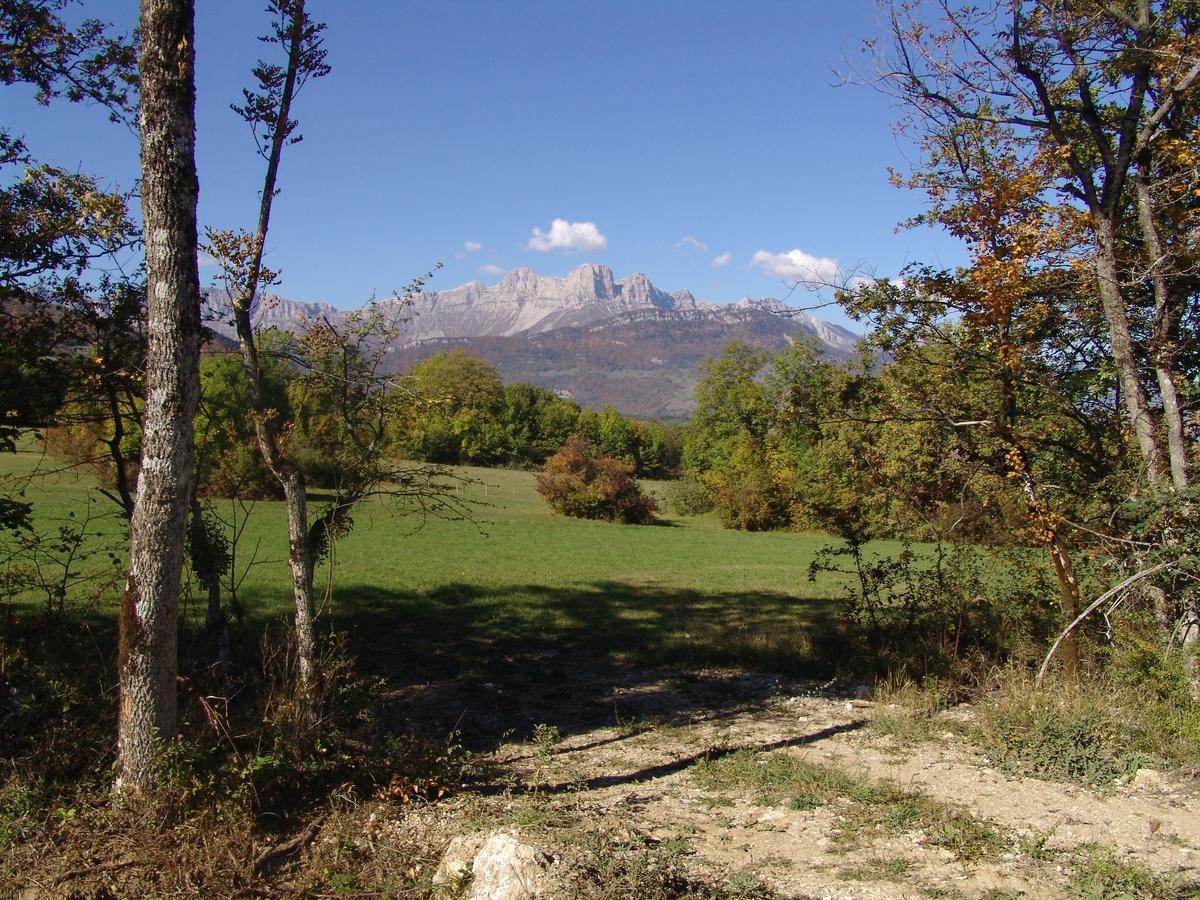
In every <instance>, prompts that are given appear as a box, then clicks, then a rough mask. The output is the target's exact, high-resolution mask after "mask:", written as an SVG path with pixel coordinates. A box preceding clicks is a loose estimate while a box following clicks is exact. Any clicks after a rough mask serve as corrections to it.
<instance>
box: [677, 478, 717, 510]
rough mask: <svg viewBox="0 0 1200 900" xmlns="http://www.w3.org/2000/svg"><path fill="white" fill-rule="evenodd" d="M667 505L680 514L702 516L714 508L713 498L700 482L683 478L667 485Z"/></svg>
mask: <svg viewBox="0 0 1200 900" xmlns="http://www.w3.org/2000/svg"><path fill="white" fill-rule="evenodd" d="M667 505H668V506H670V507H671V512H673V513H675V514H676V515H678V516H702V515H704V514H705V513H706V512H710V511H711V510H712V508H713V499H712V497H711V496H709V493H708V491H706V490H705V489H704V486H703V485H702V484H700V483H699V482H696V481H692V480H691V479H690V478H681V479H679V480H678V481H673V482H671V484H670V485H669V486H668V487H667Z"/></svg>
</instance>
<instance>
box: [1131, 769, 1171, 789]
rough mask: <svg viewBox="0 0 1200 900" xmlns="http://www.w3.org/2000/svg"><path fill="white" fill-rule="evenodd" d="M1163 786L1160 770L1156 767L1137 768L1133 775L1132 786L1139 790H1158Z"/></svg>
mask: <svg viewBox="0 0 1200 900" xmlns="http://www.w3.org/2000/svg"><path fill="white" fill-rule="evenodd" d="M1164 786H1165V781H1164V779H1163V776H1162V772H1159V771H1157V770H1156V769H1138V770H1137V774H1136V775H1135V776H1133V788H1134V790H1139V791H1158V790H1162V788H1163V787H1164Z"/></svg>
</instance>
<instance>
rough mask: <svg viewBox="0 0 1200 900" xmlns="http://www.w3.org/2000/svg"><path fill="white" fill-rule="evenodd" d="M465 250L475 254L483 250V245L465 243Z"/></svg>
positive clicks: (471, 242)
mask: <svg viewBox="0 0 1200 900" xmlns="http://www.w3.org/2000/svg"><path fill="white" fill-rule="evenodd" d="M463 249H464V250H466V251H467V252H468V253H474V252H475V251H476V250H481V249H483V244H481V243H479V242H478V241H463Z"/></svg>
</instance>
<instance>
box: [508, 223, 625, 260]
mask: <svg viewBox="0 0 1200 900" xmlns="http://www.w3.org/2000/svg"><path fill="white" fill-rule="evenodd" d="M525 246H526V247H528V248H529V249H530V250H537V251H538V252H539V253H547V252H549V251H551V250H558V249H563V250H606V249H608V238H606V237H605V236H604V235H602V234H601V233H600V229H599V228H597V227H596V223H595V222H568V221H567V220H566V219H555V220H554V221H553V222H551V223H550V230H549V231H542V229H540V228H535V229H533V234H532V235H530V238H529V243H528V244H526V245H525Z"/></svg>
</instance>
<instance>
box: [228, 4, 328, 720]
mask: <svg viewBox="0 0 1200 900" xmlns="http://www.w3.org/2000/svg"><path fill="white" fill-rule="evenodd" d="M267 12H268V13H270V14H271V15H272V16H273V17H274V20H275V21H274V25H273V27H272V30H271V32H270V33H269V34H267V35H266V36H265V37H264V38H263V40H264V42H266V43H268V44H276V45H279V46H281V47H282V48H283V50H284V53H285V54H286V64H285V66H279V65H276V64H274V63H268V62H265V61H260V62H259V64H258V65H257V66H256V67H255V69H254V77H255V79H256V81H257V82H258V86H257V90H250V89H246V90H244V91H243V95H244V101H245V102H244V103H243V104H242V105H241V106H234V107H233V110H234V112H236V113H237V114H238V115H239V116H241V117H242V118H243V119H244V120H245V121H246V122H247V123H248V124H249V125H250V128H251V131H252V132H253V134H254V139H255V142H256V143H257V145H258V150H259V154H260V155H261V156H262V157H263V158H264V159H265V160H266V163H267V168H266V173H265V175H264V177H263V187H262V195H261V200H260V203H259V213H258V224H257V226H256V228H255V230H254V233H253V234H249V233H246V232H241V233H234V232H228V231H225V232H222V231H217V230H214V229H209V230H208V232H207V236H208V249H209V252H210V253H212V255H213V256H214V257H215V258H216V259H217V260H218V261H219V262H220V264H221V266H222V269H223V271H224V273H225V277H226V281H227V285H228V287H229V289H230V297H231V305H232V309H233V321H234V325H235V328H236V330H237V337H238V344H239V346H240V349H241V354H242V364H243V367H244V369H245V372H246V381H247V383H248V386H249V390H250V400H251V404H252V407H253V410H254V416H253V419H254V430H255V436H256V439H257V442H258V448H259V452H260V453H261V454H262V458H263V462H264V463H265V464H266V466H267V468H268V469H270V470H271V473H272V475H274V476H275V478H276V479H277V480H278V482H279V484H280V486H281V488H282V490H283V495H284V500H285V503H286V505H287V522H288V565H289V567H290V569H291V573H292V596H293V599H294V602H295V608H296V614H295V637H296V657H297V664H298V677H299V684H300V693H301V696H302V697H308V696H310V694H311V690H312V687H313V684H314V679H315V677H316V667H317V662H316V636H315V631H314V618H315V602H314V598H313V567H314V565H315V560H314V558H313V553H312V545H311V543H310V542H309V534H308V532H309V524H308V505H307V498H306V496H305V483H304V473H303V472H302V471H301V469H300V468H299V467H298V466H297V465H296V464H295V462H294V461H293V460H292V459H290V458H289V457H288V454H287V451H286V447H285V446H284V442H283V437H284V431H283V427H282V426H283V423H282V422H281V420H280V418H279V415H278V410H275V409H273V408H271V406H270V405H269V398H268V394H267V389H266V385H265V382H264V378H263V366H262V363H261V361H260V359H259V348H258V342H257V340H256V338H255V334H254V328H253V326H252V324H251V318H250V317H251V313H252V311H253V309H254V305H255V303H256V301H257V298H258V291H259V288H260V287H261V286H263V285H264V284H268V285H269V284H270V283H271V281H272V280H273V279H274V278H275V277H276V276H275V273H272V272H269V271H268V270H266V269H264V268H263V264H262V259H263V249H264V246H265V243H266V239H267V232H268V230H269V228H270V224H271V209H272V205H273V203H274V200H275V197H276V194H277V189H276V181H277V178H278V175H279V164H280V160H281V158H282V155H283V148H284V146H285V145H287V144H289V143H293V144H294V143H296V142H297V141H299V140H300V137H301V136H300V135H299V134H297V133H296V128H297V127H298V123H297V122H296V121H295V120H294V119H292V118H291V109H292V100H293V98H294V97H295V94H296V91H297V90H298V89H299V88H300V87H301V86H302V85H303V84H304V82H305V81H307V80H308V79H309V78H321V77H323V76H325V75H327V74H328V73H329V67H328V66H327V65H326V64H325V50H324V47H323V46H322V34H321V33H322V31H323V30H324V28H325V26H324V25H323V24H320V23H314V22H313V21H312V20H311V19H310V18H309V16H308V14H307V13H306V12H305V9H304V0H269V2H268V5H267Z"/></svg>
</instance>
